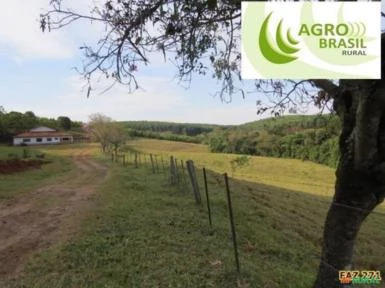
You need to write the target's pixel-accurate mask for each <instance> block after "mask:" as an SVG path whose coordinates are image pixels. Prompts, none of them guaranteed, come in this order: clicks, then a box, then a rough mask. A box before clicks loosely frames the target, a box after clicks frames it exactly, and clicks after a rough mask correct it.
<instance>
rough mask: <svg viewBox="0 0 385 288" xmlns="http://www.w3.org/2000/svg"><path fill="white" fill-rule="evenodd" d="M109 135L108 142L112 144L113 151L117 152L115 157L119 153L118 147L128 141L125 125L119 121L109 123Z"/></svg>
mask: <svg viewBox="0 0 385 288" xmlns="http://www.w3.org/2000/svg"><path fill="white" fill-rule="evenodd" d="M108 127H109V129H108V130H109V137H108V142H109V144H110V145H111V146H112V151H113V152H114V154H115V159H116V157H117V155H118V149H119V148H120V147H121V146H122V145H123V144H124V143H125V142H126V139H127V135H126V133H125V131H124V129H123V127H122V126H121V125H120V124H119V123H118V122H110V123H108Z"/></svg>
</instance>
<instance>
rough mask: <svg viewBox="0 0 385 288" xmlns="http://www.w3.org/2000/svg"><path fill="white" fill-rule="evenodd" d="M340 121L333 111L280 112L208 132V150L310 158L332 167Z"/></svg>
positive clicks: (335, 155) (336, 150)
mask: <svg viewBox="0 0 385 288" xmlns="http://www.w3.org/2000/svg"><path fill="white" fill-rule="evenodd" d="M339 131H340V121H339V119H338V118H337V117H336V116H333V115H314V116H283V117H279V118H270V119H265V120H260V121H256V122H251V123H247V124H244V125H240V126H236V127H232V128H219V129H215V130H214V131H213V132H211V133H210V134H209V135H208V143H207V144H208V145H209V148H210V151H212V152H224V153H238V154H249V155H259V156H269V157H284V158H296V159H302V160H310V161H313V162H317V163H322V164H325V165H328V166H332V167H335V166H336V164H337V161H338V135H339Z"/></svg>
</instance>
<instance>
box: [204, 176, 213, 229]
mask: <svg viewBox="0 0 385 288" xmlns="http://www.w3.org/2000/svg"><path fill="white" fill-rule="evenodd" d="M203 179H204V181H205V191H206V202H207V213H208V214H209V223H210V228H212V227H213V223H212V222H211V208H210V197H209V189H208V187H207V176H206V169H205V168H203Z"/></svg>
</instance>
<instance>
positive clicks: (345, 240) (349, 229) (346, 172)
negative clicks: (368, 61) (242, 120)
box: [314, 80, 385, 288]
mask: <svg viewBox="0 0 385 288" xmlns="http://www.w3.org/2000/svg"><path fill="white" fill-rule="evenodd" d="M383 103H384V104H383ZM334 104H335V109H336V111H337V113H338V114H339V116H340V117H341V120H342V133H341V136H340V145H339V146H340V154H341V156H340V161H339V165H338V168H337V171H336V177H337V180H336V186H335V195H334V198H333V202H332V204H331V206H330V209H329V212H328V215H327V217H326V222H325V227H324V242H323V246H322V255H321V263H320V266H319V270H318V275H317V279H316V282H315V284H314V287H315V288H333V287H344V286H343V285H342V284H340V281H339V275H338V271H340V270H353V269H354V264H353V263H352V256H353V250H354V243H355V239H356V236H357V234H358V232H359V230H360V227H361V224H362V223H363V221H364V220H365V218H366V217H367V216H368V215H369V214H370V213H371V212H372V211H373V209H374V208H375V207H376V206H377V205H378V204H380V203H381V202H382V201H383V199H384V195H385V192H384V191H385V177H384V176H385V168H384V167H385V111H384V108H385V84H384V81H383V80H377V81H372V80H370V81H364V80H341V81H340V94H339V95H338V96H337V97H336V98H335V103H334ZM362 268H364V269H365V268H366V269H369V267H362Z"/></svg>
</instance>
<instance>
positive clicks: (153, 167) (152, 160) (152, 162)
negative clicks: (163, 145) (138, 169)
mask: <svg viewBox="0 0 385 288" xmlns="http://www.w3.org/2000/svg"><path fill="white" fill-rule="evenodd" d="M150 160H151V167H152V173H153V174H155V164H154V159H153V157H152V154H150Z"/></svg>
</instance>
